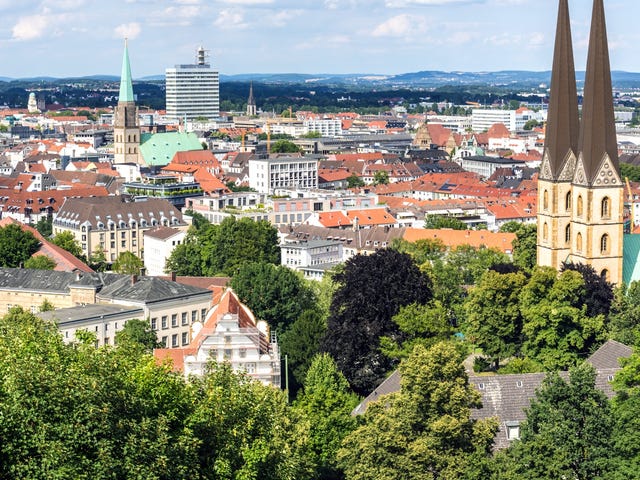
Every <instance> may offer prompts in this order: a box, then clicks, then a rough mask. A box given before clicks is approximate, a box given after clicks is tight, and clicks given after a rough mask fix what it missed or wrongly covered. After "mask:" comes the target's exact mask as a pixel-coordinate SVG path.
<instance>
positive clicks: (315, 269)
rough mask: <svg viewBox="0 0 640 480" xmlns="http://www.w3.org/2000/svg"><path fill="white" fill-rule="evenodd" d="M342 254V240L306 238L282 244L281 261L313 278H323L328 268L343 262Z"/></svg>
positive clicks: (306, 276)
mask: <svg viewBox="0 0 640 480" xmlns="http://www.w3.org/2000/svg"><path fill="white" fill-rule="evenodd" d="M342 256H343V248H342V242H341V241H340V240H304V241H296V242H292V243H283V244H282V245H280V258H281V261H280V263H281V264H282V265H285V266H287V267H289V268H291V269H292V270H298V271H299V272H302V274H303V275H304V277H305V278H308V279H312V280H321V279H322V277H323V275H324V272H325V271H326V270H328V269H330V268H332V267H334V266H335V265H337V264H339V263H341V262H342Z"/></svg>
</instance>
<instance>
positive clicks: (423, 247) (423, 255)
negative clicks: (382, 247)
mask: <svg viewBox="0 0 640 480" xmlns="http://www.w3.org/2000/svg"><path fill="white" fill-rule="evenodd" d="M391 248H394V249H396V250H398V251H399V252H402V253H408V254H409V255H411V257H412V258H413V261H414V262H416V264H418V265H422V264H424V263H426V262H430V263H432V262H434V261H435V260H439V259H442V258H443V257H444V254H445V251H446V247H445V246H444V243H442V240H440V239H439V238H424V239H420V240H416V241H415V242H409V241H407V240H405V239H403V238H396V239H394V240H393V241H392V242H391Z"/></svg>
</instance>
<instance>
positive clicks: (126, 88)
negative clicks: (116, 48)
mask: <svg viewBox="0 0 640 480" xmlns="http://www.w3.org/2000/svg"><path fill="white" fill-rule="evenodd" d="M133 101H134V99H133V85H132V83H131V67H130V66H129V50H128V49H127V39H126V38H125V39H124V55H123V56H122V74H121V75H120V96H119V97H118V103H121V102H133Z"/></svg>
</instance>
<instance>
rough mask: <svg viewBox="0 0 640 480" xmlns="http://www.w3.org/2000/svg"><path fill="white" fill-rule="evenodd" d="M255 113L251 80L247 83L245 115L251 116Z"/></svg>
mask: <svg viewBox="0 0 640 480" xmlns="http://www.w3.org/2000/svg"><path fill="white" fill-rule="evenodd" d="M256 114H257V109H256V99H255V98H253V82H251V83H250V84H249V99H248V100H247V116H249V117H252V116H254V115H256Z"/></svg>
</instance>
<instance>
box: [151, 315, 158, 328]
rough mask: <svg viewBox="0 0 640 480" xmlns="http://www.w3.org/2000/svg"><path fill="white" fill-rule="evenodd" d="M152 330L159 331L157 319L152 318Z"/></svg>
mask: <svg viewBox="0 0 640 480" xmlns="http://www.w3.org/2000/svg"><path fill="white" fill-rule="evenodd" d="M151 330H158V319H157V318H152V319H151Z"/></svg>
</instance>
